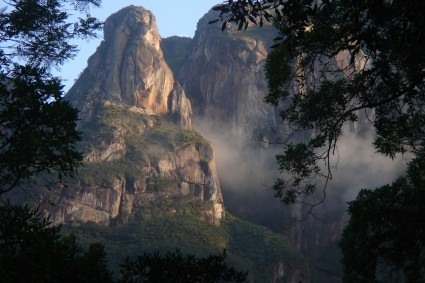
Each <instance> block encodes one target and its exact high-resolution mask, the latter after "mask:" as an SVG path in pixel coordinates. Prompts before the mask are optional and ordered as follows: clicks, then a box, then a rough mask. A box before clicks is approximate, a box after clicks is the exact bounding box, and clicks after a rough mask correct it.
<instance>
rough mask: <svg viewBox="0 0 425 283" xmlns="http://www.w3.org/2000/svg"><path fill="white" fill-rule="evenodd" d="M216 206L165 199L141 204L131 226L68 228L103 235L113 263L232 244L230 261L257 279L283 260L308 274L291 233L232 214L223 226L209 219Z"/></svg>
mask: <svg viewBox="0 0 425 283" xmlns="http://www.w3.org/2000/svg"><path fill="white" fill-rule="evenodd" d="M211 205H212V203H211V202H202V201H200V200H197V199H194V198H192V197H189V196H184V197H178V198H164V199H162V200H159V201H156V202H153V203H150V204H148V205H146V206H144V207H140V208H137V211H136V212H135V213H133V214H132V215H131V217H130V219H129V221H128V223H127V224H126V225H125V226H121V227H105V226H102V225H98V224H95V223H86V224H82V225H80V226H64V229H65V231H72V232H73V233H75V234H76V235H77V236H78V237H79V238H80V239H82V240H83V241H84V242H87V243H89V242H92V241H95V240H99V239H102V240H103V241H104V243H105V247H106V249H107V251H108V254H109V258H110V260H111V262H112V263H114V262H117V261H118V262H119V261H121V260H122V259H123V258H124V257H125V256H127V255H129V256H136V255H138V254H143V253H152V252H154V251H157V250H159V251H160V252H165V251H167V250H175V249H176V248H179V249H180V250H181V251H182V252H183V253H191V254H194V255H195V256H206V255H208V254H217V253H220V252H221V251H222V250H223V249H226V250H227V262H228V263H229V264H230V265H231V266H234V267H235V268H236V269H238V270H249V272H250V275H249V277H252V278H253V279H255V282H266V281H267V280H268V279H269V277H267V276H268V275H269V274H270V273H271V272H272V271H271V268H272V266H273V265H274V264H277V263H279V262H282V263H283V264H286V265H288V268H291V271H296V270H301V271H302V272H303V273H304V274H308V267H307V264H306V261H305V260H304V258H303V257H302V255H301V254H300V253H299V252H298V251H296V249H295V248H294V247H293V246H292V244H291V243H290V242H289V240H288V239H287V238H286V237H285V236H282V235H280V234H277V233H273V232H271V231H270V230H268V229H266V228H264V227H262V226H258V225H254V224H251V223H249V222H246V221H243V220H241V219H238V218H236V217H234V216H232V215H230V214H226V217H225V219H224V220H223V221H222V223H221V224H220V226H216V225H214V224H211V223H208V222H206V221H205V220H204V219H203V213H204V212H205V211H208V210H210V209H211V207H210V206H211ZM267 271H269V272H267Z"/></svg>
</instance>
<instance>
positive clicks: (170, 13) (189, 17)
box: [54, 0, 223, 91]
mask: <svg viewBox="0 0 425 283" xmlns="http://www.w3.org/2000/svg"><path fill="white" fill-rule="evenodd" d="M222 2H223V1H222V0H178V1H174V0H103V3H102V6H101V8H97V9H95V8H93V9H91V11H90V13H91V15H92V16H94V17H96V18H98V19H99V20H101V21H105V20H106V18H107V17H108V16H110V15H111V14H113V13H115V12H117V11H119V10H120V9H122V8H124V7H127V6H129V5H135V6H142V7H144V8H146V9H148V10H150V11H152V12H153V14H154V15H155V17H156V24H157V26H158V29H159V33H160V35H161V37H163V38H164V37H169V36H172V35H179V36H188V37H193V35H194V33H195V30H196V24H197V22H198V20H199V19H200V18H201V17H202V16H203V15H204V14H205V13H207V12H208V10H209V9H210V8H211V7H213V6H214V5H215V4H219V3H222ZM102 39H103V33H101V36H100V37H99V38H98V39H91V40H89V41H85V40H83V41H79V42H78V46H79V49H80V51H79V53H78V55H77V57H76V58H75V59H73V60H72V61H68V62H67V63H66V64H65V65H63V66H62V67H61V70H60V71H59V72H57V71H54V73H55V74H56V75H58V76H60V77H61V78H62V79H63V84H64V85H65V91H67V90H68V89H69V88H70V87H71V86H72V84H73V83H74V80H75V78H76V77H77V76H78V74H79V73H80V72H81V71H82V70H83V69H84V68H85V67H86V66H87V59H88V58H89V56H90V55H92V54H93V53H94V52H95V50H96V48H97V46H99V44H100V41H101V40H102Z"/></svg>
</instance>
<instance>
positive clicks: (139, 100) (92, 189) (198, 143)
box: [41, 6, 310, 282]
mask: <svg viewBox="0 0 425 283" xmlns="http://www.w3.org/2000/svg"><path fill="white" fill-rule="evenodd" d="M183 57H184V56H183ZM66 98H67V99H68V100H69V101H70V102H71V103H72V104H73V105H75V106H76V107H77V108H78V110H79V111H80V119H81V120H80V123H79V126H78V128H79V130H80V131H81V132H82V136H83V141H82V142H81V144H80V145H79V146H80V148H81V149H82V150H83V151H84V152H85V159H84V164H83V166H82V168H81V169H80V170H79V174H78V176H76V177H75V178H69V179H68V182H67V186H65V187H62V188H60V189H59V190H44V191H43V192H42V196H41V199H42V207H43V208H44V209H45V211H46V213H48V214H50V215H51V217H52V220H53V221H54V222H55V223H63V224H64V229H65V230H66V231H71V232H73V233H75V234H77V235H78V236H79V238H80V239H82V241H99V240H101V241H104V242H105V244H106V247H107V249H108V252H109V254H110V258H111V261H113V262H115V263H117V262H119V261H120V260H121V259H122V258H124V257H125V256H127V255H129V256H136V255H137V254H142V253H145V252H153V251H155V250H159V251H162V252H163V251H166V250H170V249H175V248H179V249H180V250H181V251H182V252H187V253H191V254H195V255H200V256H204V255H208V254H210V253H220V252H222V250H223V249H227V252H228V261H229V262H230V264H232V265H234V266H235V267H236V268H237V269H240V270H249V271H250V275H249V279H250V281H251V282H266V281H270V282H309V280H310V275H309V268H308V265H307V263H306V261H305V259H304V257H303V255H302V254H301V253H300V252H298V251H297V250H296V249H295V248H294V247H293V245H292V244H291V243H290V241H289V240H288V239H287V238H286V237H285V236H283V235H281V234H278V233H274V232H272V231H270V230H268V229H266V228H264V227H261V226H258V225H254V224H251V223H249V222H247V221H243V220H241V219H239V218H237V217H234V216H232V215H231V214H230V213H225V209H224V201H223V196H222V190H221V186H220V182H219V176H218V172H217V169H216V165H215V151H214V150H213V147H212V145H211V143H210V142H209V141H208V140H206V139H205V138H204V137H203V136H201V135H200V134H199V133H198V132H196V131H194V130H193V129H192V107H191V102H190V100H189V99H188V97H187V96H186V94H185V91H184V90H183V88H182V87H181V85H180V84H179V82H177V80H176V79H175V78H174V74H173V72H172V71H171V69H170V68H169V66H168V64H167V63H166V62H165V60H164V55H163V51H162V49H161V38H160V36H159V33H158V29H157V27H156V23H155V17H154V15H153V14H152V13H151V12H150V11H148V10H145V9H144V8H141V7H135V6H130V7H127V8H124V9H122V10H121V11H119V12H117V13H115V14H113V15H111V16H110V17H109V18H108V19H107V20H106V22H105V26H104V40H103V41H102V43H101V44H100V46H99V47H98V48H97V50H96V52H95V53H94V54H93V55H92V56H91V57H90V58H89V60H88V65H87V68H86V69H85V70H84V71H83V72H82V73H81V75H80V77H79V78H78V80H77V81H76V82H75V84H74V86H73V87H72V88H71V89H70V91H69V92H68V94H67V95H66ZM52 203H53V204H54V205H51V204H52Z"/></svg>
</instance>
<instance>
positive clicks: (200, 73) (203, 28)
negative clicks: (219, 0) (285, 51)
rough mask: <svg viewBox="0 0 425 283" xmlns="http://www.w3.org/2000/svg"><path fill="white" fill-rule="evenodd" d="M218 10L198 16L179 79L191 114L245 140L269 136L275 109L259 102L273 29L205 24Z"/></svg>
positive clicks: (264, 87)
mask: <svg viewBox="0 0 425 283" xmlns="http://www.w3.org/2000/svg"><path fill="white" fill-rule="evenodd" d="M216 18H217V13H216V12H214V11H210V12H208V13H207V14H206V15H204V17H203V18H202V19H200V20H199V22H198V26H197V30H196V33H195V37H194V38H193V40H192V43H191V47H190V48H191V49H190V51H189V55H188V59H187V61H186V63H185V64H184V65H183V67H182V68H181V70H180V73H179V75H178V80H179V82H180V83H181V84H182V86H183V88H184V89H185V91H186V94H187V95H188V97H189V98H190V100H191V102H192V106H193V108H194V113H195V118H202V119H205V120H208V121H209V122H211V123H212V126H214V127H216V128H223V127H226V128H227V129H230V130H231V131H232V132H233V133H234V134H237V135H238V136H241V137H243V139H245V140H247V141H249V142H255V141H259V140H261V139H263V138H270V135H272V134H275V132H276V129H277V128H278V127H279V126H278V124H279V120H278V118H277V115H276V112H275V109H274V108H273V107H272V106H271V105H267V104H266V103H264V101H263V99H264V96H265V95H266V94H267V92H268V87H267V82H266V80H265V75H264V64H265V60H266V57H267V54H268V51H269V45H270V44H271V43H272V42H273V38H274V37H276V33H275V31H274V28H273V27H272V26H271V25H270V24H265V25H264V26H263V27H262V28H260V27H256V26H251V27H249V28H248V29H247V30H246V31H238V30H237V29H236V27H234V26H230V27H228V28H227V29H226V30H225V31H224V32H222V31H221V28H220V24H221V23H216V24H209V23H208V22H209V21H211V20H213V19H216Z"/></svg>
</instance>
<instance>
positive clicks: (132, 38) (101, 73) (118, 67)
mask: <svg viewBox="0 0 425 283" xmlns="http://www.w3.org/2000/svg"><path fill="white" fill-rule="evenodd" d="M160 41H161V37H160V35H159V32H158V28H157V26H156V20H155V16H154V15H153V14H152V13H151V12H150V11H148V10H146V9H144V8H142V7H135V6H129V7H127V8H124V9H122V10H120V11H119V12H117V13H115V14H113V15H111V16H110V17H109V18H108V19H107V20H106V22H105V26H104V40H103V41H102V43H101V44H100V46H99V47H98V48H97V50H96V52H95V53H94V54H93V55H92V56H91V57H90V58H89V60H88V65H87V68H86V69H85V70H84V71H83V73H82V74H81V76H80V77H79V79H78V80H77V81H76V83H75V85H74V86H73V87H72V88H71V90H70V91H69V92H68V94H67V98H68V99H69V100H70V101H71V102H72V103H73V104H74V105H76V106H77V107H78V108H79V110H80V112H81V119H82V121H83V122H84V121H90V120H91V118H92V117H93V115H94V114H95V112H96V111H97V110H96V108H97V106H98V105H99V102H101V101H106V100H107V101H111V102H114V103H120V104H124V105H128V106H136V107H138V108H140V109H143V111H145V113H146V114H166V113H173V114H178V115H173V116H174V117H175V120H176V122H178V123H179V124H180V125H181V126H182V127H184V128H190V127H191V119H190V118H191V113H192V110H191V105H190V102H189V100H188V99H187V98H186V95H185V93H184V91H183V89H182V88H181V87H180V85H179V83H178V82H177V81H176V80H175V79H174V75H173V73H172V71H171V70H170V68H169V67H168V65H167V64H166V63H165V61H164V57H163V53H162V51H161V49H160Z"/></svg>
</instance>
